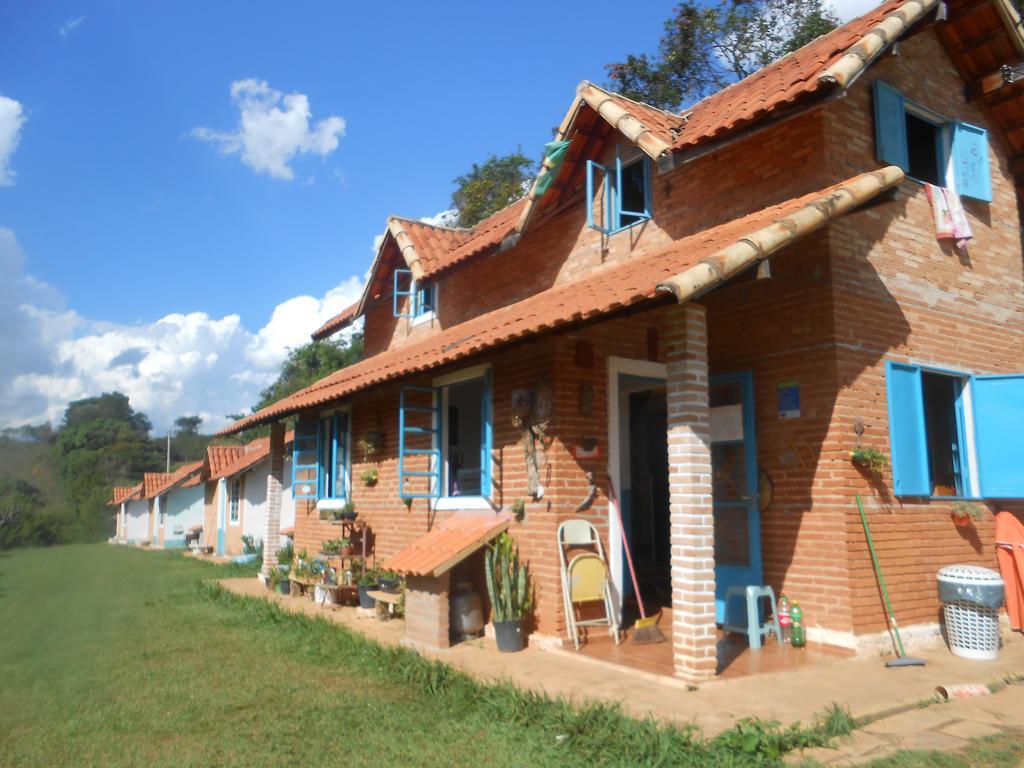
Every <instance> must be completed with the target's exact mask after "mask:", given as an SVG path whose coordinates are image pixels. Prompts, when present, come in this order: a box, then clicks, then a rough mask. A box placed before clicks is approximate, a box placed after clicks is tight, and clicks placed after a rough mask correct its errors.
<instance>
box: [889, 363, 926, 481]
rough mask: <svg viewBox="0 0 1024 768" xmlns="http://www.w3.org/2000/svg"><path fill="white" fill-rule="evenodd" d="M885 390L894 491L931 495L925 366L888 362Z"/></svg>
mask: <svg viewBox="0 0 1024 768" xmlns="http://www.w3.org/2000/svg"><path fill="white" fill-rule="evenodd" d="M885 390H886V397H887V399H888V403H889V449H890V451H891V453H892V477H893V490H894V491H895V493H896V495H897V496H930V495H931V473H930V471H929V469H928V445H927V436H926V434H925V425H924V392H923V391H922V389H921V369H920V368H919V367H917V366H916V365H904V364H903V363H894V362H892V361H887V362H886V364H885Z"/></svg>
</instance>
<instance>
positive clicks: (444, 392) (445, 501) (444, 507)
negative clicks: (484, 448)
mask: <svg viewBox="0 0 1024 768" xmlns="http://www.w3.org/2000/svg"><path fill="white" fill-rule="evenodd" d="M435 306H436V304H435ZM490 370H491V364H490V363H482V364H481V365H474V366H471V367H469V368H463V369H462V370H460V371H454V372H452V373H448V374H445V375H443V376H438V377H436V378H435V379H434V380H433V382H432V384H431V386H433V387H434V388H435V389H437V390H438V394H439V396H440V399H441V402H440V403H439V406H440V407H439V408H438V414H437V416H436V417H435V418H437V419H439V420H440V424H437V423H435V424H434V428H435V429H437V439H438V441H439V445H438V446H437V447H438V448H439V451H438V456H439V457H440V461H441V471H440V473H439V478H440V483H441V488H440V489H439V491H440V495H439V496H438V497H437V498H436V499H434V501H433V508H434V509H435V510H437V511H439V512H459V511H472V510H494V509H496V507H495V505H494V502H493V501H492V500H491V498H489V497H487V496H445V495H444V494H445V493H447V491H448V461H447V446H448V419H447V414H448V387H450V386H452V385H453V384H461V383H463V382H466V381H473V380H474V379H482V378H484V377H485V376H486V375H487V373H488V372H489V371H490ZM491 386H492V387H493V386H494V380H493V377H492V379H491ZM491 434H492V435H493V434H494V393H493V392H491ZM489 459H490V465H491V466H490V467H489V471H490V473H491V474H490V476H491V493H492V495H493V493H494V450H493V445H492V450H491V455H490V456H489ZM481 469H482V467H481Z"/></svg>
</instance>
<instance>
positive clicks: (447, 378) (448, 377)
mask: <svg viewBox="0 0 1024 768" xmlns="http://www.w3.org/2000/svg"><path fill="white" fill-rule="evenodd" d="M490 369H491V364H490V363H481V364H480V365H471V366H470V367H469V368H463V369H462V370H459V371H452V372H451V373H446V374H444V375H443V376H438V377H436V378H435V379H434V382H433V386H434V387H447V386H450V385H452V384H459V383H460V382H463V381H471V380H473V379H481V378H483V377H484V375H485V374H486V373H487V372H488V371H489V370H490Z"/></svg>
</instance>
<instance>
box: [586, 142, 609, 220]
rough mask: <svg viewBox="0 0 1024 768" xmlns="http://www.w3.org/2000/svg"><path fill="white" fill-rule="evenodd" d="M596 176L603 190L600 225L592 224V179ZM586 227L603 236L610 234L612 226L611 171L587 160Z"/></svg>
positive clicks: (593, 180)
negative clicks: (602, 219)
mask: <svg viewBox="0 0 1024 768" xmlns="http://www.w3.org/2000/svg"><path fill="white" fill-rule="evenodd" d="M598 175H599V178H598V179H597V181H598V182H599V183H601V184H602V185H603V186H602V189H603V190H604V202H603V204H602V206H601V215H602V217H603V218H604V221H603V223H601V224H597V223H595V222H594V186H595V184H594V182H595V178H594V177H595V176H598ZM587 226H588V227H590V228H591V229H596V230H597V231H598V232H600V233H601V234H604V235H608V234H611V228H612V226H613V222H612V185H611V171H609V170H608V169H607V168H605V167H604V166H603V165H601V164H600V163H595V162H594V161H593V160H587Z"/></svg>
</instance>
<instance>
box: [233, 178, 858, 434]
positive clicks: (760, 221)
mask: <svg viewBox="0 0 1024 768" xmlns="http://www.w3.org/2000/svg"><path fill="white" fill-rule="evenodd" d="M854 178H860V177H859V176H858V177H854ZM848 181H853V179H850V180H844V181H843V182H840V183H838V184H835V185H832V186H830V187H827V188H826V189H824V190H817V191H814V192H811V193H810V194H808V195H804V196H803V197H799V198H794V199H792V200H787V201H785V202H782V203H779V204H778V205H773V206H770V207H768V208H765V209H763V210H760V211H756V212H754V213H751V214H748V215H746V216H743V217H741V218H739V219H736V220H734V221H731V222H728V223H726V224H721V225H719V226H716V227H712V228H710V229H707V230H704V231H703V232H699V233H696V234H694V235H690V236H689V237H684V238H681V239H679V240H676V241H675V242H673V243H670V244H669V245H668V246H665V247H663V248H660V249H657V250H655V251H654V252H648V253H642V254H640V255H637V256H634V257H633V258H631V259H629V260H627V261H625V262H623V263H620V264H616V265H612V266H609V267H606V268H603V269H600V270H598V271H597V272H595V273H593V274H592V275H591V276H589V277H587V278H585V279H583V280H580V281H578V282H574V283H570V284H568V285H560V286H556V287H554V288H549V289H547V290H544V291H540V292H538V293H536V294H534V295H533V296H530V297H529V298H527V299H524V300H523V301H520V302H517V303H515V304H511V305H508V306H505V307H500V308H498V309H495V310H492V311H490V312H487V313H485V314H483V315H479V316H477V317H474V318H472V319H470V320H467V321H465V322H463V323H460V324H458V325H455V326H452V327H450V328H447V329H445V330H443V331H441V332H440V333H438V334H436V335H433V336H430V337H429V338H427V339H424V340H423V341H420V342H415V343H410V344H408V345H405V346H403V347H401V348H399V349H395V350H390V351H386V352H381V353H380V354H378V355H374V356H373V357H370V358H367V359H365V360H362V361H360V362H358V363H356V364H354V365H350V366H348V367H347V368H342V369H341V370H339V371H335V372H334V373H332V374H330V375H329V376H326V377H324V378H323V379H321V380H319V381H317V382H315V383H314V384H311V385H310V386H308V387H306V388H305V389H302V390H300V391H299V392H296V393H295V394H293V395H290V396H289V397H286V398H284V399H282V400H279V401H277V402H276V403H273V404H271V405H269V406H267V407H266V408H263V409H262V410H260V411H258V412H257V413H254V414H252V415H251V416H248V417H246V418H245V419H242V420H241V421H238V422H236V423H235V424H233V425H231V426H230V427H228V428H227V429H225V430H223V432H224V433H229V432H237V431H239V430H242V429H246V428H247V427H250V426H252V425H255V424H261V423H266V422H270V421H275V420H277V419H279V418H281V417H283V416H287V415H290V414H294V413H298V412H299V411H302V410H305V409H307V408H312V407H316V406H320V405H323V404H325V403H328V402H331V401H336V400H340V399H343V398H345V397H348V396H350V395H352V394H354V393H356V392H359V391H361V390H364V389H367V388H369V387H371V386H374V385H377V384H380V383H383V382H386V381H393V380H395V379H399V378H402V377H408V376H410V375H412V374H416V373H418V372H421V371H427V370H431V369H435V368H438V367H440V366H442V365H445V364H447V363H451V362H454V361H456V360H460V359H463V358H466V357H469V356H471V355H474V354H477V353H479V352H482V351H484V350H486V349H491V348H494V347H497V346H500V345H503V344H507V343H510V342H513V341H516V340H518V339H521V338H525V337H528V336H534V335H537V334H541V333H545V332H548V331H552V330H555V329H557V328H560V327H563V326H566V325H569V324H571V323H575V322H578V321H581V320H591V319H595V318H598V317H600V316H602V315H606V314H608V313H610V312H613V311H615V310H617V309H619V308H622V307H628V306H630V305H633V304H638V303H640V302H643V301H648V300H651V299H653V298H654V297H655V287H656V285H657V283H658V282H660V281H662V280H666V279H668V278H670V277H672V276H674V275H677V274H678V273H680V272H681V271H682V270H684V269H686V268H687V267H689V266H692V265H694V264H696V263H697V262H699V261H700V260H701V259H703V258H705V257H707V256H710V255H712V254H714V253H715V252H717V251H718V250H720V249H721V248H723V247H725V246H727V245H731V244H732V243H734V242H736V241H737V240H738V239H740V238H742V237H744V236H746V235H748V234H750V233H751V232H754V231H755V230H757V229H759V228H761V227H763V226H765V225H767V224H770V223H772V222H773V221H775V220H776V219H779V218H782V217H784V216H786V215H788V214H790V213H792V212H793V211H796V210H797V209H799V208H801V207H802V206H803V205H804V204H806V203H807V202H810V201H811V200H814V199H816V198H819V197H823V196H826V195H828V194H829V193H830V192H832V191H834V190H836V189H838V188H839V187H841V186H843V184H846V183H848Z"/></svg>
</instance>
